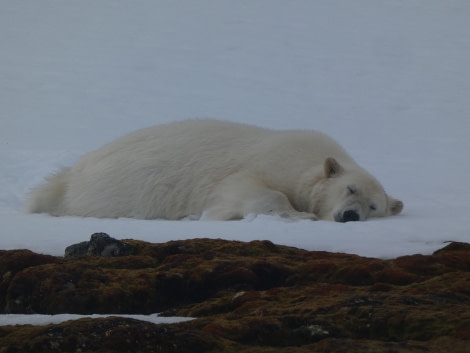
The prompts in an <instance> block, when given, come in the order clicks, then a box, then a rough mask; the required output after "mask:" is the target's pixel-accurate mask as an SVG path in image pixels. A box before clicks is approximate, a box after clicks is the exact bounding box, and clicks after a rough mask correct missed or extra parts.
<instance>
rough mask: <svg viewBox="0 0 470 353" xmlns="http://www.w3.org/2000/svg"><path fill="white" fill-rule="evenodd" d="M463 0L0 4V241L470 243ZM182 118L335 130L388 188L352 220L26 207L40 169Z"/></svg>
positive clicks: (469, 47) (468, 81)
mask: <svg viewBox="0 0 470 353" xmlns="http://www.w3.org/2000/svg"><path fill="white" fill-rule="evenodd" d="M469 18H470V2H469V1H467V0H453V1H441V0H416V1H386V0H378V1H375V0H374V1H370V0H357V1H347V0H344V1H342V0H337V1H310V0H294V1H277V0H276V1H272V0H255V1H253V0H246V1H245V0H242V1H225V0H217V1H214V0H201V1H189V0H185V1H183V0H182V1H171V0H160V1H152V0H141V1H132V2H129V1H123V0H122V1H121V0H119V1H115V0H103V1H91V0H90V1H88V0H86V1H64V2H57V1H53V0H43V1H35V0H26V1H21V2H20V1H2V2H1V3H0V33H1V35H0V249H15V248H28V249H31V250H33V251H36V252H41V253H48V254H53V255H62V254H63V251H64V249H65V247H66V246H68V245H70V244H72V243H76V242H79V241H84V240H88V239H89V236H90V234H91V233H94V232H106V233H108V234H110V235H111V236H113V237H115V238H135V239H143V240H147V241H152V242H164V241H168V240H174V239H185V238H194V237H217V238H225V239H237V240H243V241H248V240H253V239H269V240H271V241H273V242H275V243H279V244H286V245H291V246H296V247H301V248H305V249H308V250H327V251H338V252H349V253H355V254H359V255H364V256H374V257H382V258H392V257H396V256H400V255H406V254H413V253H422V254H429V253H432V252H433V251H434V250H436V249H438V248H441V247H443V246H444V245H445V242H446V241H467V242H468V241H470V216H469V215H470V202H469V200H470V157H469V153H470V69H469V64H468V63H469V62H470V26H469V25H468V19H469ZM194 117H212V118H218V119H222V120H232V121H237V122H245V123H252V124H256V125H261V126H265V127H270V128H276V129H316V130H320V131H323V132H326V133H327V134H329V135H331V136H332V137H334V138H335V139H337V140H338V141H339V142H340V143H341V144H342V145H343V146H344V147H346V149H347V150H349V151H350V153H351V154H352V156H353V157H355V159H356V160H357V161H358V162H359V164H361V165H363V166H364V167H365V168H366V169H368V170H369V171H370V172H371V173H372V174H374V175H375V176H376V177H377V178H378V179H379V180H380V181H381V182H382V184H383V185H384V186H385V188H386V189H387V191H388V193H389V194H391V195H393V196H394V197H397V198H399V199H401V200H403V201H404V203H405V209H404V211H403V213H402V214H401V215H399V216H396V217H390V218H386V219H377V220H370V221H366V222H359V223H346V224H338V223H333V222H326V221H321V222H310V221H301V222H288V221H285V220H281V219H278V218H273V217H267V216H266V217H265V216H261V217H257V218H254V219H248V220H242V221H234V222H205V221H178V222H173V221H159V220H153V221H140V220H139V221H138V220H128V219H118V220H103V219H93V218H85V219H82V218H76V217H64V218H54V217H51V216H47V215H30V214H25V213H24V212H23V207H24V203H25V194H26V193H27V191H28V190H29V189H30V188H31V187H33V186H35V185H37V184H39V183H41V182H42V180H43V178H44V176H46V175H47V174H49V173H51V172H52V171H54V170H56V169H58V168H60V166H63V165H71V164H73V163H74V162H75V161H76V160H77V158H78V157H79V156H80V155H81V154H83V153H85V152H87V151H89V150H91V149H95V148H97V147H99V146H101V145H102V144H104V143H105V142H108V141H110V140H112V139H114V138H116V137H118V136H121V135H122V134H124V133H127V132H130V131H133V130H136V129H138V128H142V127H146V126H150V125H156V124H160V123H164V122H169V121H174V120H182V119H186V118H194Z"/></svg>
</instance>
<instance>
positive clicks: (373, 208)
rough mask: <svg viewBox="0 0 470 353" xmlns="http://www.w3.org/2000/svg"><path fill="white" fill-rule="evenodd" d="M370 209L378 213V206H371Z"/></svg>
mask: <svg viewBox="0 0 470 353" xmlns="http://www.w3.org/2000/svg"><path fill="white" fill-rule="evenodd" d="M369 208H370V210H371V211H376V210H377V206H376V205H375V204H372V205H370V206H369Z"/></svg>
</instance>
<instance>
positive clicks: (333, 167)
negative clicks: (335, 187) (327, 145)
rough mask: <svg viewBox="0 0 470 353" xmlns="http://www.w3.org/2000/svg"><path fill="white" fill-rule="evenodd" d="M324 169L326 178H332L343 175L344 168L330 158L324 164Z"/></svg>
mask: <svg viewBox="0 0 470 353" xmlns="http://www.w3.org/2000/svg"><path fill="white" fill-rule="evenodd" d="M323 169H324V170H325V176H326V177H327V178H331V177H332V176H335V175H338V174H341V173H342V172H343V167H342V166H341V165H340V164H339V163H338V161H337V160H336V159H334V158H333V157H328V158H326V159H325V161H324V162H323Z"/></svg>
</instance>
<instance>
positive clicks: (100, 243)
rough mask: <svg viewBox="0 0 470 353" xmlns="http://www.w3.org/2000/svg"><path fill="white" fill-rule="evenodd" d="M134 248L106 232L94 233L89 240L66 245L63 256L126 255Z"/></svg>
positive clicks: (69, 257)
mask: <svg viewBox="0 0 470 353" xmlns="http://www.w3.org/2000/svg"><path fill="white" fill-rule="evenodd" d="M133 251H134V248H133V247H132V246H131V245H129V244H126V243H124V242H122V241H120V240H117V239H114V238H111V237H110V236H109V235H108V234H106V233H94V234H92V235H91V238H90V241H84V242H81V243H78V244H74V245H71V246H68V247H67V248H66V249H65V255H64V258H66V259H72V258H77V257H82V256H102V257H113V256H127V255H130V254H132V253H133Z"/></svg>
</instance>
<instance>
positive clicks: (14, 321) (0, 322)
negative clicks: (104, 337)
mask: <svg viewBox="0 0 470 353" xmlns="http://www.w3.org/2000/svg"><path fill="white" fill-rule="evenodd" d="M110 316H114V317H124V318H129V319H136V320H140V321H148V322H151V323H154V324H174V323H177V322H183V321H189V320H193V319H192V318H188V317H178V316H173V317H164V316H158V314H152V315H99V314H93V315H76V314H58V315H23V314H7V315H0V326H6V325H49V324H60V323H62V322H65V321H71V320H79V319H84V318H91V319H100V318H106V317H110Z"/></svg>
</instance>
